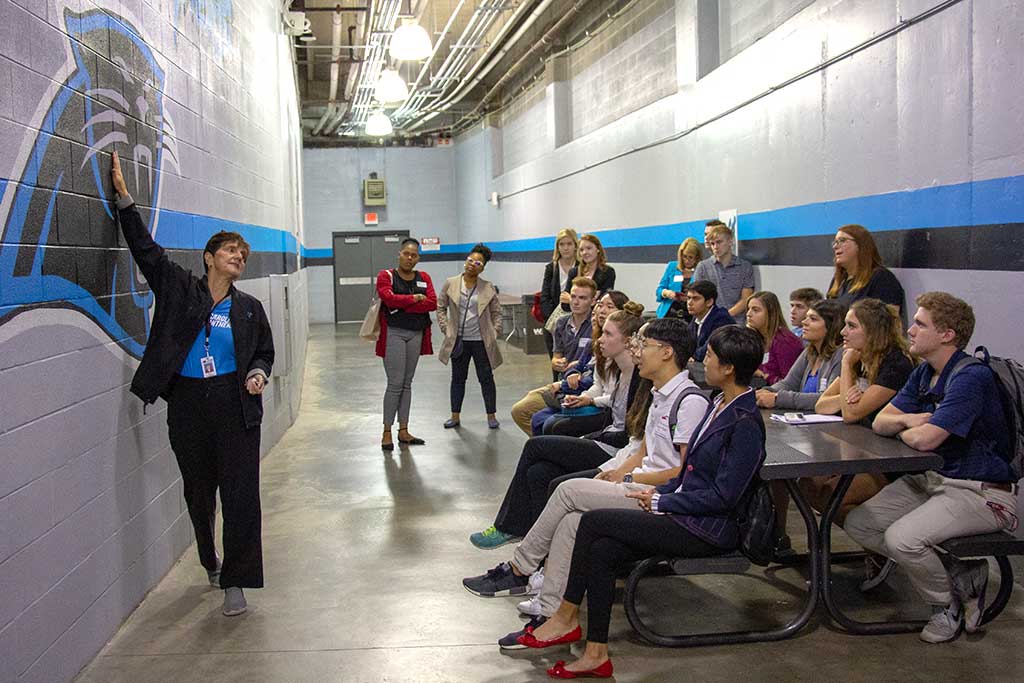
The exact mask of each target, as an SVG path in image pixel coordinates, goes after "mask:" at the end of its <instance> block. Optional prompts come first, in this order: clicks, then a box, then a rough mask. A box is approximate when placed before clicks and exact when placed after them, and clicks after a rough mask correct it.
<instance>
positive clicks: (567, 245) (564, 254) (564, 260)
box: [540, 228, 580, 381]
mask: <svg viewBox="0 0 1024 683" xmlns="http://www.w3.org/2000/svg"><path fill="white" fill-rule="evenodd" d="M579 245H580V239H579V237H577V236H576V231H575V230H573V229H572V228H562V229H561V230H559V231H558V234H557V235H556V236H555V249H554V251H553V253H552V254H551V260H550V261H548V264H547V266H545V267H544V284H543V285H541V288H540V311H541V314H542V315H543V316H544V320H547V319H548V318H549V317H551V314H552V313H553V312H554V310H555V308H557V307H558V304H559V300H560V297H561V295H562V292H563V291H564V290H565V287H566V285H567V284H569V283H570V282H572V279H571V278H569V272H570V271H571V270H572V268H573V266H575V265H576V250H577V248H578V247H579ZM544 345H545V346H547V348H548V358H551V357H552V356H553V355H554V348H555V340H554V337H552V336H551V333H550V332H548V330H547V329H546V328H545V330H544ZM552 376H553V377H554V379H555V381H558V373H557V372H554V371H552Z"/></svg>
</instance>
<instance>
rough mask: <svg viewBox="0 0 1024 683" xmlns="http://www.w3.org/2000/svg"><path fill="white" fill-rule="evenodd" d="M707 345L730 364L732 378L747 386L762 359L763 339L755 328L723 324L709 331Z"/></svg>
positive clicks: (719, 358) (723, 361)
mask: <svg viewBox="0 0 1024 683" xmlns="http://www.w3.org/2000/svg"><path fill="white" fill-rule="evenodd" d="M708 346H710V347H711V350H712V351H714V352H715V355H716V356H718V360H719V361H721V362H722V363H723V364H725V365H731V366H732V369H733V378H734V379H735V382H736V384H738V385H740V386H749V385H750V380H751V378H753V376H754V372H756V371H757V369H758V368H759V367H761V361H762V360H763V359H764V341H763V340H762V339H761V335H760V333H759V332H758V331H757V330H754V329H752V328H750V327H740V326H739V325H723V326H722V327H719V328H718V329H717V330H715V331H714V332H712V333H711V337H710V338H709V339H708Z"/></svg>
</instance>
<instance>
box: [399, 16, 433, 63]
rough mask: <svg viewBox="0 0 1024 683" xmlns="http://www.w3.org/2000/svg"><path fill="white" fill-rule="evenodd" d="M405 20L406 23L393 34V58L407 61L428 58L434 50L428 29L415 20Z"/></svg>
mask: <svg viewBox="0 0 1024 683" xmlns="http://www.w3.org/2000/svg"><path fill="white" fill-rule="evenodd" d="M403 21H405V22H406V23H403V24H402V25H401V26H399V27H398V28H396V29H395V32H394V33H392V34H391V48H390V50H391V51H390V54H391V58H392V59H398V60H401V61H407V62H416V61H420V60H422V59H426V58H427V57H429V56H430V53H431V52H433V50H434V48H433V46H432V45H431V44H430V36H429V35H427V31H426V29H424V28H423V27H422V26H420V25H419V24H417V23H416V22H415V21H406V20H403Z"/></svg>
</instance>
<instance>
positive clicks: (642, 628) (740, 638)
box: [623, 480, 821, 647]
mask: <svg viewBox="0 0 1024 683" xmlns="http://www.w3.org/2000/svg"><path fill="white" fill-rule="evenodd" d="M786 487H787V488H788V489H789V492H790V495H792V496H793V500H794V501H795V502H796V506H797V509H798V510H799V511H800V516H801V517H803V519H804V524H805V525H806V526H807V545H808V548H809V552H808V557H809V560H810V561H809V564H808V567H809V571H810V575H811V576H810V586H808V590H807V598H806V599H805V601H804V604H803V608H802V609H801V610H800V613H799V614H798V615H797V616H796V617H795V618H794V619H793V620H791V621H790V622H789V623H787V624H785V625H784V626H781V627H779V628H776V629H770V630H767V631H729V632H725V633H697V634H691V635H664V634H661V633H658V632H656V631H654V630H653V629H651V628H650V627H649V626H647V625H646V624H645V623H644V622H643V620H642V619H641V618H640V615H639V614H638V612H637V608H636V592H637V587H638V585H639V583H640V580H641V579H642V578H643V577H644V576H645V575H647V574H648V573H650V571H651V570H652V569H653V568H654V567H655V566H656V565H657V564H659V563H660V562H662V561H664V560H665V559H667V558H663V557H652V558H649V559H647V560H644V561H643V562H641V563H640V564H639V565H637V567H636V569H634V570H633V571H632V572H631V573H630V575H629V578H628V579H627V580H626V591H625V596H624V597H623V604H624V606H625V608H626V618H627V619H628V620H629V623H630V625H631V626H632V627H633V628H634V629H635V630H636V632H637V633H638V634H640V636H641V637H643V638H644V640H647V641H648V642H651V643H653V644H655V645H661V646H662V647H696V646H701V645H730V644H733V643H762V642H772V641H776V640H784V639H786V638H791V637H792V636H794V635H796V633H797V632H798V631H800V629H802V628H803V627H804V626H806V625H807V622H808V621H810V619H811V616H812V615H813V614H814V610H815V609H816V608H817V606H818V592H819V590H820V589H819V584H820V581H821V579H820V575H821V571H820V565H819V563H818V554H819V543H818V529H817V523H816V520H815V518H814V512H813V511H812V510H811V506H810V505H808V504H807V501H806V500H805V499H804V497H803V494H801V493H800V491H799V490H798V489H797V486H796V484H795V482H792V481H789V480H787V481H786Z"/></svg>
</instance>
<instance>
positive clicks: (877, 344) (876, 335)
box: [850, 298, 913, 384]
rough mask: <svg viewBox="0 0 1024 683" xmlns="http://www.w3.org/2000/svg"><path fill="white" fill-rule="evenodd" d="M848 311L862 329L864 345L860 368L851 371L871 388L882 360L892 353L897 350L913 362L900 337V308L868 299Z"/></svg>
mask: <svg viewBox="0 0 1024 683" xmlns="http://www.w3.org/2000/svg"><path fill="white" fill-rule="evenodd" d="M850 311H851V312H852V313H853V314H854V315H855V316H857V322H859V323H860V324H861V327H863V328H864V340H865V342H864V348H863V349H862V350H861V352H860V363H859V365H860V367H858V368H854V370H856V371H857V375H858V376H859V377H866V378H867V380H868V382H869V383H870V384H874V383H875V378H877V377H878V367H879V366H880V365H881V364H882V359H883V358H885V356H886V354H888V353H889V352H890V351H892V350H893V349H898V350H899V352H900V353H902V354H903V355H904V356H906V357H907V358H910V360H911V361H913V358H911V356H910V345H909V344H908V343H907V339H906V337H904V336H903V321H902V320H901V319H900V309H899V308H897V307H896V306H893V305H891V304H885V303H882V302H881V301H879V300H878V299H870V298H869V299H859V300H857V301H854V302H853V305H852V306H850Z"/></svg>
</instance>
